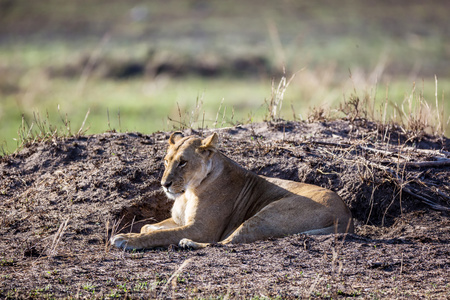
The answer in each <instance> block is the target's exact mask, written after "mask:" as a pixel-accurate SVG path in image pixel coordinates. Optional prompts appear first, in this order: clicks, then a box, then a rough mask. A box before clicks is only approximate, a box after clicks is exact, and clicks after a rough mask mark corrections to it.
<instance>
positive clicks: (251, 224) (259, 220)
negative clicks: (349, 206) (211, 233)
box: [220, 197, 336, 244]
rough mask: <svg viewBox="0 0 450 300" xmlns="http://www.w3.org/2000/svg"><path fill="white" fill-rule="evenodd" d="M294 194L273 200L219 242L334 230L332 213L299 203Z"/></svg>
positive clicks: (319, 206)
mask: <svg viewBox="0 0 450 300" xmlns="http://www.w3.org/2000/svg"><path fill="white" fill-rule="evenodd" d="M302 203H303V202H302V201H299V199H298V198H297V197H289V198H284V199H281V200H278V201H276V202H273V203H271V204H269V205H267V206H266V207H264V208H263V209H262V210H261V211H260V212H258V213H257V214H256V215H254V216H253V217H251V218H250V219H248V220H247V221H245V222H244V223H243V224H241V226H239V227H238V228H237V229H236V230H235V231H234V232H233V233H231V234H230V235H229V236H228V237H227V238H226V239H225V240H223V241H221V242H220V244H228V243H251V242H254V241H257V240H264V239H268V238H270V237H283V236H287V235H292V234H296V233H307V234H329V233H334V232H335V228H336V227H335V224H334V221H333V217H332V214H331V213H330V212H329V211H328V210H327V209H324V208H323V207H322V206H321V205H319V204H317V205H314V204H313V205H311V203H310V205H309V207H308V208H309V209H308V210H304V209H303V207H302Z"/></svg>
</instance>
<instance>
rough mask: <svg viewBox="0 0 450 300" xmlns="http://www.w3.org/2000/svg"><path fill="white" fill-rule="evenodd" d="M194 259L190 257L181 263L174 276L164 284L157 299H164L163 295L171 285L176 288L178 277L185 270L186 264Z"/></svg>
mask: <svg viewBox="0 0 450 300" xmlns="http://www.w3.org/2000/svg"><path fill="white" fill-rule="evenodd" d="M193 260H194V258H192V257H191V258H188V259H186V260H185V261H184V262H183V263H182V264H181V265H180V267H179V268H178V269H177V270H176V271H175V272H174V273H173V274H172V276H170V277H169V279H168V280H167V283H166V284H165V285H164V287H163V288H162V290H161V292H160V293H159V295H158V297H157V299H163V298H165V297H164V296H163V295H164V293H165V292H166V290H167V288H168V287H169V285H171V286H172V289H173V290H175V289H176V287H177V280H176V279H177V277H178V276H179V275H180V274H181V272H182V271H183V269H184V268H186V266H187V265H188V264H190V263H191V262H192V261H193Z"/></svg>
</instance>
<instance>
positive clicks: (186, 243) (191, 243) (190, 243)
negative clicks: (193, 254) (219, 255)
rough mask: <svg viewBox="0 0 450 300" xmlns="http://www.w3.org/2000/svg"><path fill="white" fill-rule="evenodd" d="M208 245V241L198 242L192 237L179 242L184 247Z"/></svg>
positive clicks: (193, 247)
mask: <svg viewBox="0 0 450 300" xmlns="http://www.w3.org/2000/svg"><path fill="white" fill-rule="evenodd" d="M208 245H209V244H206V243H196V242H194V241H193V240H190V239H182V240H181V241H180V242H179V243H178V246H180V247H181V248H184V249H200V248H205V247H207V246H208Z"/></svg>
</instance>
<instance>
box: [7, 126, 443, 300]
mask: <svg viewBox="0 0 450 300" xmlns="http://www.w3.org/2000/svg"><path fill="white" fill-rule="evenodd" d="M215 131H216V132H218V133H219V136H220V147H221V150H222V151H223V152H224V153H225V154H226V155H227V156H229V157H231V158H232V159H234V160H235V161H237V162H238V163H240V164H241V165H243V166H244V167H245V168H247V169H250V170H252V171H254V172H256V173H258V174H262V175H266V176H272V177H279V178H285V179H291V180H297V181H303V182H308V183H313V184H317V185H320V186H324V187H327V188H329V189H331V190H334V191H336V192H337V193H338V194H339V195H341V197H342V198H343V199H344V201H345V202H346V203H347V204H348V205H349V207H350V208H351V210H352V213H353V215H354V217H355V218H356V225H357V226H356V231H357V234H356V235H347V236H345V235H331V236H314V237H312V236H304V235H296V236H292V237H286V238H283V239H275V240H269V241H260V242H257V243H254V244H248V245H232V246H229V247H211V248H207V249H203V250H200V251H184V250H180V249H178V248H177V247H176V246H173V247H170V248H169V249H155V250H151V251H145V252H137V253H134V252H133V253H128V252H123V251H120V250H117V249H110V246H109V245H108V243H107V242H106V241H107V240H108V236H109V235H110V234H111V230H122V231H138V230H139V229H140V227H141V226H142V225H143V224H146V223H153V222H157V221H161V220H163V219H164V218H166V217H168V215H169V210H170V206H171V203H170V202H168V201H167V200H166V197H165V196H164V195H163V193H162V191H161V189H160V185H159V180H160V178H161V175H162V170H163V165H162V158H163V156H164V154H165V149H166V141H167V138H168V136H169V133H155V134H152V135H142V134H139V133H105V134H101V135H92V136H87V137H79V138H68V139H60V140H54V141H47V142H44V143H37V144H32V145H29V146H27V147H26V148H25V149H23V150H22V151H20V152H19V153H17V154H14V155H10V156H5V157H2V158H1V162H0V218H1V221H0V222H1V223H0V225H1V226H0V276H1V278H2V280H1V281H0V297H2V298H32V297H36V298H42V297H56V298H61V297H69V296H70V297H74V298H114V297H129V298H142V297H144V298H195V297H219V298H220V297H233V298H252V297H259V298H263V297H273V298H275V297H280V298H294V297H311V296H313V297H319V298H331V297H333V298H336V297H350V296H363V297H365V298H366V297H386V296H387V297H389V298H393V297H397V298H404V297H407V296H413V297H431V298H433V297H435V298H445V297H447V296H449V295H450V287H449V281H448V273H449V271H450V265H449V263H448V256H449V249H448V243H449V241H450V226H449V225H450V222H449V218H448V211H449V207H450V196H449V195H450V140H449V139H447V138H443V137H440V138H439V137H429V136H422V137H421V138H420V140H419V139H417V138H416V139H412V138H409V137H408V135H406V134H402V131H400V130H399V129H396V128H394V127H391V128H386V127H382V126H380V125H377V124H374V123H370V122H366V121H362V120H361V121H355V122H347V121H333V122H322V123H298V122H280V123H258V124H250V125H246V126H238V127H233V128H224V129H217V130H215ZM210 132H212V130H205V131H198V132H196V131H193V130H189V131H186V132H185V133H186V134H198V135H206V134H209V133H210Z"/></svg>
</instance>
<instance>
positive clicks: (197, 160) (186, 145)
mask: <svg viewBox="0 0 450 300" xmlns="http://www.w3.org/2000/svg"><path fill="white" fill-rule="evenodd" d="M217 140H218V138H217V134H215V133H214V134H212V135H211V136H209V137H207V138H205V139H204V140H202V139H200V138H197V137H192V136H189V137H183V134H182V133H181V132H175V133H173V134H172V135H171V136H170V138H169V148H168V149H167V155H166V156H165V158H164V165H165V170H164V174H163V177H162V180H161V185H162V187H163V189H164V192H165V193H166V195H167V197H169V198H170V199H173V200H174V199H176V198H177V197H178V196H180V195H182V194H183V193H185V192H186V191H187V190H190V189H195V188H196V187H198V186H199V185H200V183H201V182H202V181H203V179H205V178H206V176H207V175H208V173H209V172H211V169H212V162H211V157H212V155H213V154H214V153H215V152H216V148H215V145H216V143H217Z"/></svg>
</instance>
